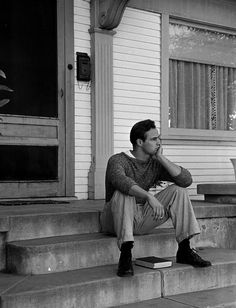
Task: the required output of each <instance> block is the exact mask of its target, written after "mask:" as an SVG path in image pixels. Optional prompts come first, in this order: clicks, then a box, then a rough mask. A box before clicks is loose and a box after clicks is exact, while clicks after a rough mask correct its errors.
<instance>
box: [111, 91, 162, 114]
mask: <svg viewBox="0 0 236 308" xmlns="http://www.w3.org/2000/svg"><path fill="white" fill-rule="evenodd" d="M116 103H117V105H127V104H128V105H130V106H132V105H133V106H146V101H145V100H144V99H140V98H137V97H136V98H132V97H126V98H125V99H124V98H123V97H119V96H118V97H116ZM148 106H149V107H153V108H158V109H159V110H160V102H159V96H158V95H157V96H156V99H154V100H148Z"/></svg>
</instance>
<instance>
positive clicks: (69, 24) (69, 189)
mask: <svg viewBox="0 0 236 308" xmlns="http://www.w3.org/2000/svg"><path fill="white" fill-rule="evenodd" d="M73 8H74V2H73V0H65V86H64V89H65V108H64V112H65V125H66V126H65V128H66V133H65V148H66V157H65V177H66V187H65V191H66V196H74V194H75V133H74V126H75V124H74V69H73V67H74V10H73ZM69 64H71V65H72V67H70V66H68V65H69Z"/></svg>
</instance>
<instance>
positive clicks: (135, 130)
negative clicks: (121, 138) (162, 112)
mask: <svg viewBox="0 0 236 308" xmlns="http://www.w3.org/2000/svg"><path fill="white" fill-rule="evenodd" d="M151 128H156V125H155V122H154V121H152V120H149V119H148V120H144V121H140V122H138V123H136V124H134V126H133V127H132V128H131V131H130V142H131V143H132V145H133V146H135V145H136V141H137V139H141V140H143V141H145V139H146V132H148V131H149V130H150V129H151Z"/></svg>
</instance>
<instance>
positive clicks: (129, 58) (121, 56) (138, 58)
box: [114, 52, 160, 68]
mask: <svg viewBox="0 0 236 308" xmlns="http://www.w3.org/2000/svg"><path fill="white" fill-rule="evenodd" d="M116 60H117V61H126V62H132V63H139V64H142V63H143V64H148V65H155V64H156V63H158V64H159V63H160V54H157V57H156V58H154V57H153V58H151V57H144V56H143V55H132V54H126V53H121V52H117V53H116V54H115V55H114V63H116ZM144 68H145V67H144Z"/></svg>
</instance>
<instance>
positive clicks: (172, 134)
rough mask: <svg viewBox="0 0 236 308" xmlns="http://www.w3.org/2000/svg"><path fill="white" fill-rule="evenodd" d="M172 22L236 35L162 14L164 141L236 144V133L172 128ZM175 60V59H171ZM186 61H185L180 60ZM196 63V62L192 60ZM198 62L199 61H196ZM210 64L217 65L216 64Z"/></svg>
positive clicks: (234, 31) (214, 27)
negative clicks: (170, 110) (170, 60)
mask: <svg viewBox="0 0 236 308" xmlns="http://www.w3.org/2000/svg"><path fill="white" fill-rule="evenodd" d="M170 22H173V23H178V24H182V25H188V26H193V27H194V26H195V27H197V28H201V29H204V30H213V31H219V32H222V33H227V34H234V35H235V34H236V29H235V30H234V29H228V28H221V27H216V26H211V25H209V24H205V23H199V22H194V21H191V20H185V19H178V18H175V17H174V16H173V17H172V16H170V15H169V14H162V20H161V33H162V36H161V55H162V56H161V108H162V112H161V136H162V139H164V140H177V139H178V140H179V139H182V140H191V141H196V142H199V141H213V142H229V141H231V142H232V141H233V142H236V131H222V130H204V129H186V128H170V127H169V125H168V122H169V59H170V56H169V24H170ZM171 58H172V59H174V57H171ZM179 60H184V59H179ZM191 61H192V62H194V60H191ZM196 62H197V60H196ZM198 62H199V60H198ZM209 64H212V65H214V64H216V63H214V62H212V63H209Z"/></svg>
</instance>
